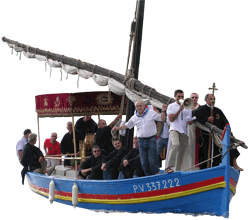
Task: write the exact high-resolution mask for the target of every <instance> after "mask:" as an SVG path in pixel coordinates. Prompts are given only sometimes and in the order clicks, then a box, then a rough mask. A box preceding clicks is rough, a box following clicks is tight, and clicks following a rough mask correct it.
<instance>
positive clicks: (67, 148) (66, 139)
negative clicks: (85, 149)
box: [60, 122, 84, 166]
mask: <svg viewBox="0 0 250 220" xmlns="http://www.w3.org/2000/svg"><path fill="white" fill-rule="evenodd" d="M67 129H68V131H69V132H67V133H66V134H65V135H64V136H63V139H62V140H61V143H60V149H61V152H62V153H63V154H72V155H73V154H74V152H75V150H74V140H73V126H72V122H68V123H67ZM75 136H76V153H77V154H78V153H80V151H79V141H80V140H83V139H84V138H83V136H82V135H81V133H79V132H78V131H75ZM64 166H71V163H70V160H64Z"/></svg>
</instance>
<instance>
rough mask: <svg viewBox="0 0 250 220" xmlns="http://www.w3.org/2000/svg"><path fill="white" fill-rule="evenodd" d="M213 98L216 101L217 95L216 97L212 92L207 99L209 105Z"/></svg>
mask: <svg viewBox="0 0 250 220" xmlns="http://www.w3.org/2000/svg"><path fill="white" fill-rule="evenodd" d="M213 100H214V103H215V97H214V96H213V95H212V94H210V95H209V96H208V99H207V100H206V102H207V104H208V105H209V106H211V104H212V102H213Z"/></svg>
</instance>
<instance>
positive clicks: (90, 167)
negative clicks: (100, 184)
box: [79, 145, 104, 180]
mask: <svg viewBox="0 0 250 220" xmlns="http://www.w3.org/2000/svg"><path fill="white" fill-rule="evenodd" d="M92 153H93V154H92V156H91V157H90V158H88V159H87V160H85V161H83V162H82V163H81V164H80V167H79V178H80V179H94V180H101V179H103V171H102V169H101V166H102V160H103V158H104V156H103V155H101V149H100V147H99V146H98V145H93V147H92Z"/></svg>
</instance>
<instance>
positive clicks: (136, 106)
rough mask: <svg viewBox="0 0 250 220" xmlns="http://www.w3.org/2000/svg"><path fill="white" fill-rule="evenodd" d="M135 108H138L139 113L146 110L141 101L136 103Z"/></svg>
mask: <svg viewBox="0 0 250 220" xmlns="http://www.w3.org/2000/svg"><path fill="white" fill-rule="evenodd" d="M135 108H136V110H137V111H138V113H139V114H142V113H143V112H144V110H145V106H144V104H143V103H142V102H141V101H139V102H137V103H136V105H135Z"/></svg>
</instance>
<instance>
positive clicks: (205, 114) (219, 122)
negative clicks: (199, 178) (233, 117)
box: [194, 94, 242, 170]
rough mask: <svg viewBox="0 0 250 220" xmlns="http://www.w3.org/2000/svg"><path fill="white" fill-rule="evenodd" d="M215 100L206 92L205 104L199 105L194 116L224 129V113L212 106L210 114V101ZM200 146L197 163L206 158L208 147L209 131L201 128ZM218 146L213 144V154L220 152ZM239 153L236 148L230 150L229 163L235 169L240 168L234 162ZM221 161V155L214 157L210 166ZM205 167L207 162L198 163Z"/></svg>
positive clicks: (225, 122) (226, 121) (201, 121)
mask: <svg viewBox="0 0 250 220" xmlns="http://www.w3.org/2000/svg"><path fill="white" fill-rule="evenodd" d="M213 100H215V97H214V96H213V95H212V94H207V95H206V96H205V101H206V103H207V104H206V105H202V106H200V107H199V108H198V109H197V110H196V111H195V112H194V116H196V118H197V121H198V122H200V123H201V124H205V123H206V122H209V123H211V124H213V125H215V126H216V127H218V128H219V129H221V130H224V128H225V126H226V124H227V123H228V120H227V118H226V116H225V115H224V113H223V112H222V111H221V110H220V109H219V108H216V107H214V108H213V116H211V103H212V101H213ZM201 132H202V135H201V140H200V141H201V146H200V150H199V163H201V162H203V161H205V160H207V159H208V147H209V133H208V132H206V131H203V130H201ZM220 153H221V152H220V148H219V147H218V146H217V145H216V144H214V153H213V156H216V155H218V154H220ZM239 155H240V153H239V151H238V150H237V149H232V150H230V165H231V166H234V167H235V168H236V169H239V170H242V169H241V168H240V167H239V166H238V165H237V163H236V159H237V157H238V156H239ZM220 163H221V156H219V157H217V158H214V159H213V163H212V166H213V167H214V166H218V165H219V164H220ZM205 168H207V163H203V164H201V165H200V169H205Z"/></svg>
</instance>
